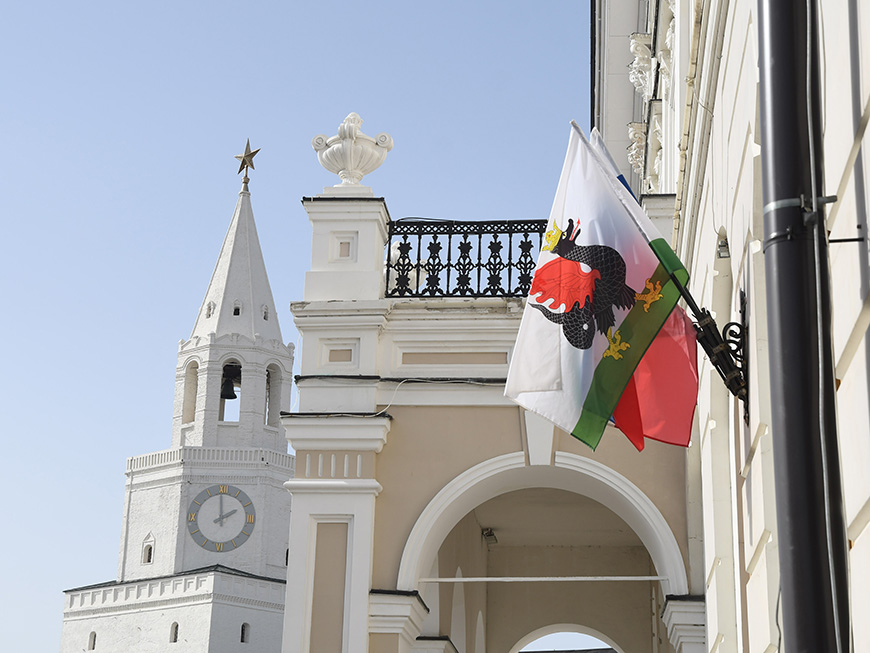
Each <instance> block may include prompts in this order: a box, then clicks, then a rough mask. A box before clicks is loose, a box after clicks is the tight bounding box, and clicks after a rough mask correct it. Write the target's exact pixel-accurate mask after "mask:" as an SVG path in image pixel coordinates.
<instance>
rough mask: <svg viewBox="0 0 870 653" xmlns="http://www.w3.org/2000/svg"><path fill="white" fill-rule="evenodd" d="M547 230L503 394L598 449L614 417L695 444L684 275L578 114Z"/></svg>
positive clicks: (641, 432)
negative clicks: (683, 306)
mask: <svg viewBox="0 0 870 653" xmlns="http://www.w3.org/2000/svg"><path fill="white" fill-rule="evenodd" d="M545 240H546V242H545V243H544V245H543V247H542V248H541V250H542V251H541V254H540V256H539V258H538V266H537V268H536V270H535V277H534V279H533V281H532V287H531V291H530V292H529V298H528V302H527V304H526V309H525V313H524V314H523V320H522V323H521V325H520V330H519V334H518V335H517V342H516V346H515V348H514V353H513V357H512V359H511V366H510V371H509V373H508V379H507V384H506V386H505V395H506V396H508V397H510V398H511V399H513V400H514V401H516V402H517V403H518V404H520V405H521V406H523V407H524V408H526V409H528V410H530V411H532V412H534V413H537V414H539V415H541V416H542V417H544V418H546V419H547V420H549V421H551V422H553V423H554V424H556V425H557V426H559V427H560V428H562V429H564V430H566V431H568V432H569V433H571V434H572V435H574V436H575V437H577V438H578V439H580V440H582V441H583V442H585V443H586V444H588V445H589V446H590V447H592V448H593V449H594V448H595V447H596V446H598V443H599V442H600V441H601V436H602V434H603V433H604V428H605V426H606V425H607V423H608V421H609V420H610V419H611V418H612V419H613V420H614V422H615V423H616V425H617V427H618V428H620V429H621V430H622V431H623V432H624V433H625V434H626V435H627V436H628V438H629V439H630V440H631V442H632V443H633V444H634V445H635V446H636V447H637V448H638V449H643V443H644V437H649V438H653V439H656V440H661V441H664V442H670V443H673V444H681V445H684V446H685V445H687V444H688V442H689V437H690V433H691V422H692V416H693V414H694V408H695V401H696V398H697V390H698V377H697V361H696V357H695V351H696V349H695V335H694V329H693V327H692V325H691V322H690V321H689V320H688V318H687V317H686V315H685V313H683V312H682V311H681V310H679V311H673V309H674V307H675V306H676V303H677V301H678V300H679V291H678V290H677V288H676V286H675V284H674V283H673V281H672V280H671V275H673V276H674V277H676V278H677V279H678V280H679V281H680V283H682V284H683V285H685V283H686V281H687V280H688V274H687V273H686V271H685V269H684V268H683V266H682V264H681V263H680V261H679V259H678V258H677V257H676V255H675V254H674V252H673V250H672V249H671V248H670V246H669V245H668V244H667V242H665V240H664V239H663V238H662V237H661V236H660V235H659V234H658V232H657V231H656V229H655V227H654V226H653V225H652V223H651V222H650V220H649V218H648V217H647V216H646V214H645V213H644V212H643V210H642V209H641V208H640V206H639V205H638V203H637V202H636V201H635V199H634V197H633V196H632V195H631V192H630V191H629V190H628V187H627V186H626V185H624V184H623V183H622V182H620V180H619V178H618V171H617V170H616V168H615V166H614V165H613V163H612V160H611V159H610V158H609V155H608V154H607V152H606V150H605V149H604V147H603V145H602V144H601V143H600V140H599V141H597V142H596V143H595V144H590V143H589V141H587V140H586V137H585V136H584V135H583V133H582V132H581V131H580V129H579V127H577V125H576V124H573V123H572V130H571V138H570V140H569V143H568V153H567V155H566V157H565V164H564V166H563V168H562V176H561V178H560V180H559V186H558V188H557V190H556V198H555V200H554V202H553V209H552V211H551V213H550V220H549V223H548V227H547V233H546V237H545ZM663 327H664V328H663ZM657 336H658V337H657ZM645 354H646V355H645Z"/></svg>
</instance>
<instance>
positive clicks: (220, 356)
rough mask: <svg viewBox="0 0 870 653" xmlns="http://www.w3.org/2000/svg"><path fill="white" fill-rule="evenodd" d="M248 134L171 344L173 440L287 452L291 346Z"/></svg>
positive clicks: (177, 444) (177, 443)
mask: <svg viewBox="0 0 870 653" xmlns="http://www.w3.org/2000/svg"><path fill="white" fill-rule="evenodd" d="M257 151H258V150H254V151H251V144H250V141H249V142H248V143H247V145H246V147H245V152H244V154H240V155H238V156H237V157H236V158H237V159H239V161H240V162H241V165H240V166H239V172H242V171H244V173H245V176H244V178H243V180H242V190H241V192H240V193H239V200H238V202H237V203H236V210H235V212H234V213H233V219H232V221H231V222H230V228H229V230H228V231H227V235H226V238H224V243H223V246H222V247H221V252H220V255H219V256H218V260H217V264H216V265H215V268H214V272H213V273H212V276H211V281H210V282H209V285H208V290H207V291H206V293H205V299H204V300H203V302H202V306H201V307H200V309H199V315H197V318H196V323H195V324H194V326H193V332H192V333H191V335H190V339H189V340H187V341H186V342H182V343H180V345H179V348H178V367H177V371H176V385H175V407H174V409H173V435H172V443H173V445H172V446H173V447H185V446H197V447H239V446H242V447H254V448H263V449H271V450H274V451H286V446H287V445H286V442H285V441H284V438H283V428H281V425H280V419H279V415H280V411H281V410H282V409H284V408H286V406H287V400H288V399H289V396H290V379H291V377H292V372H293V347H292V345H285V344H283V342H282V340H281V328H280V327H279V326H278V316H277V312H276V311H275V303H274V300H273V299H272V289H271V287H270V286H269V278H268V276H267V275H266V265H265V263H264V262H263V252H262V251H261V250H260V239H259V238H258V236H257V227H256V225H255V224H254V212H253V210H252V209H251V193H250V192H249V191H248V182H249V181H250V180H249V179H248V176H247V174H248V169H253V167H254V165H253V158H254V155H256V154H257Z"/></svg>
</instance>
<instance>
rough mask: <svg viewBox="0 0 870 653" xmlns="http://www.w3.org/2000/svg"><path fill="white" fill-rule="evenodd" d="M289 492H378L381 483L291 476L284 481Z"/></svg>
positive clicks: (362, 479)
mask: <svg viewBox="0 0 870 653" xmlns="http://www.w3.org/2000/svg"><path fill="white" fill-rule="evenodd" d="M284 487H285V488H286V489H287V490H289V491H290V493H291V494H294V495H295V494H314V495H318V494H373V495H375V496H377V495H378V494H380V492H381V490H382V489H383V488H382V487H381V484H380V483H378V482H377V481H375V480H373V479H368V478H361V479H344V480H337V479H310V478H291V479H290V480H289V481H287V482H286V483H284Z"/></svg>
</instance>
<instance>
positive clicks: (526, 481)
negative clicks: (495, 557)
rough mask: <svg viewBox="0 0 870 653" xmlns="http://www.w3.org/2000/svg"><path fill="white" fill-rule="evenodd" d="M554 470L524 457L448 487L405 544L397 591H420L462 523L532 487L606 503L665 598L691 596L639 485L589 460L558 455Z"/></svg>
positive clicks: (663, 526)
mask: <svg viewBox="0 0 870 653" xmlns="http://www.w3.org/2000/svg"><path fill="white" fill-rule="evenodd" d="M555 463H556V464H555V466H543V465H536V466H533V467H527V466H526V464H525V454H524V453H523V452H517V453H510V454H505V455H502V456H498V457H496V458H492V459H490V460H487V461H485V462H483V463H480V464H479V465H476V466H475V467H472V468H471V469H469V470H466V471H465V472H463V473H462V474H460V475H459V476H457V477H456V478H454V479H453V480H452V481H451V482H449V483H448V484H447V485H445V486H444V487H443V488H442V489H441V491H440V492H438V494H436V495H435V497H434V498H433V499H432V500H431V501H430V502H429V504H428V505H427V506H426V508H425V509H424V510H423V512H422V513H421V514H420V516H419V518H418V519H417V522H416V523H415V524H414V527H413V528H412V529H411V533H410V535H409V536H408V539H407V541H406V543H405V547H404V551H403V552H402V559H401V562H400V565H399V576H398V583H397V587H398V588H399V589H402V590H412V589H416V587H417V584H418V582H419V579H420V578H421V577H423V576H424V574H426V573H427V571H428V569H424V567H426V566H428V565H429V564H430V563H431V560H432V559H433V558H434V556H435V555H436V554H437V552H438V548H439V547H440V546H441V543H442V542H443V540H444V538H445V537H446V536H447V534H448V533H449V532H450V530H451V529H452V528H453V527H454V526H455V525H456V524H457V523H458V522H459V520H460V519H461V518H462V517H464V516H465V515H466V514H468V513H469V512H470V511H471V510H473V509H474V508H475V507H477V506H478V505H480V504H481V503H483V502H484V501H487V500H489V499H491V498H493V497H496V496H499V495H501V494H504V493H505V492H510V491H512V490H518V489H523V488H530V487H548V488H553V489H561V490H567V491H569V492H575V493H577V494H581V495H584V496H587V497H590V498H592V499H595V500H596V501H598V502H599V503H601V504H603V505H604V506H606V507H607V508H609V509H610V510H612V511H613V512H615V513H616V514H617V515H618V516H619V517H621V518H622V519H623V520H624V521H625V522H626V523H627V524H628V525H629V526H630V527H631V528H632V529H633V530H634V532H635V533H636V534H637V536H638V537H639V538H640V540H641V541H642V542H643V543H644V546H645V547H646V549H647V551H648V552H649V555H650V558H651V559H652V561H653V564H654V565H655V568H656V571H657V572H658V575H660V576H665V577H667V580H663V581H662V582H661V584H662V593H663V594H665V595H667V594H677V595H680V594H687V593H688V579H687V576H686V568H685V565H684V563H683V558H682V553H681V552H680V547H679V545H678V544H677V540H676V538H675V537H674V534H673V532H672V531H671V529H670V527H669V526H668V524H667V521H666V520H665V518H664V517H663V516H662V514H661V512H660V511H659V509H658V508H657V507H656V505H655V504H654V503H653V502H652V500H651V499H650V498H649V497H647V496H646V494H644V493H643V492H642V491H641V490H640V489H639V488H638V487H637V486H636V485H634V483H632V482H631V481H629V480H628V479H627V478H625V477H624V476H622V475H621V474H619V473H618V472H616V471H614V470H612V469H610V468H609V467H607V466H606V465H603V464H602V463H599V462H597V461H595V460H592V459H590V458H584V457H582V456H578V455H575V454H570V453H564V452H557V453H556V456H555Z"/></svg>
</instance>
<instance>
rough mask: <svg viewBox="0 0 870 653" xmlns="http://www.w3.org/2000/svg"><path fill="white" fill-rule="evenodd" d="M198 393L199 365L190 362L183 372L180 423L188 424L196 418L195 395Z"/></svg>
mask: <svg viewBox="0 0 870 653" xmlns="http://www.w3.org/2000/svg"><path fill="white" fill-rule="evenodd" d="M198 392H199V363H197V362H196V361H191V362H190V363H189V364H188V366H187V368H185V370H184V399H183V400H182V406H181V423H182V424H190V423H191V422H192V421H193V420H194V419H195V418H196V395H197V394H198Z"/></svg>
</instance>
